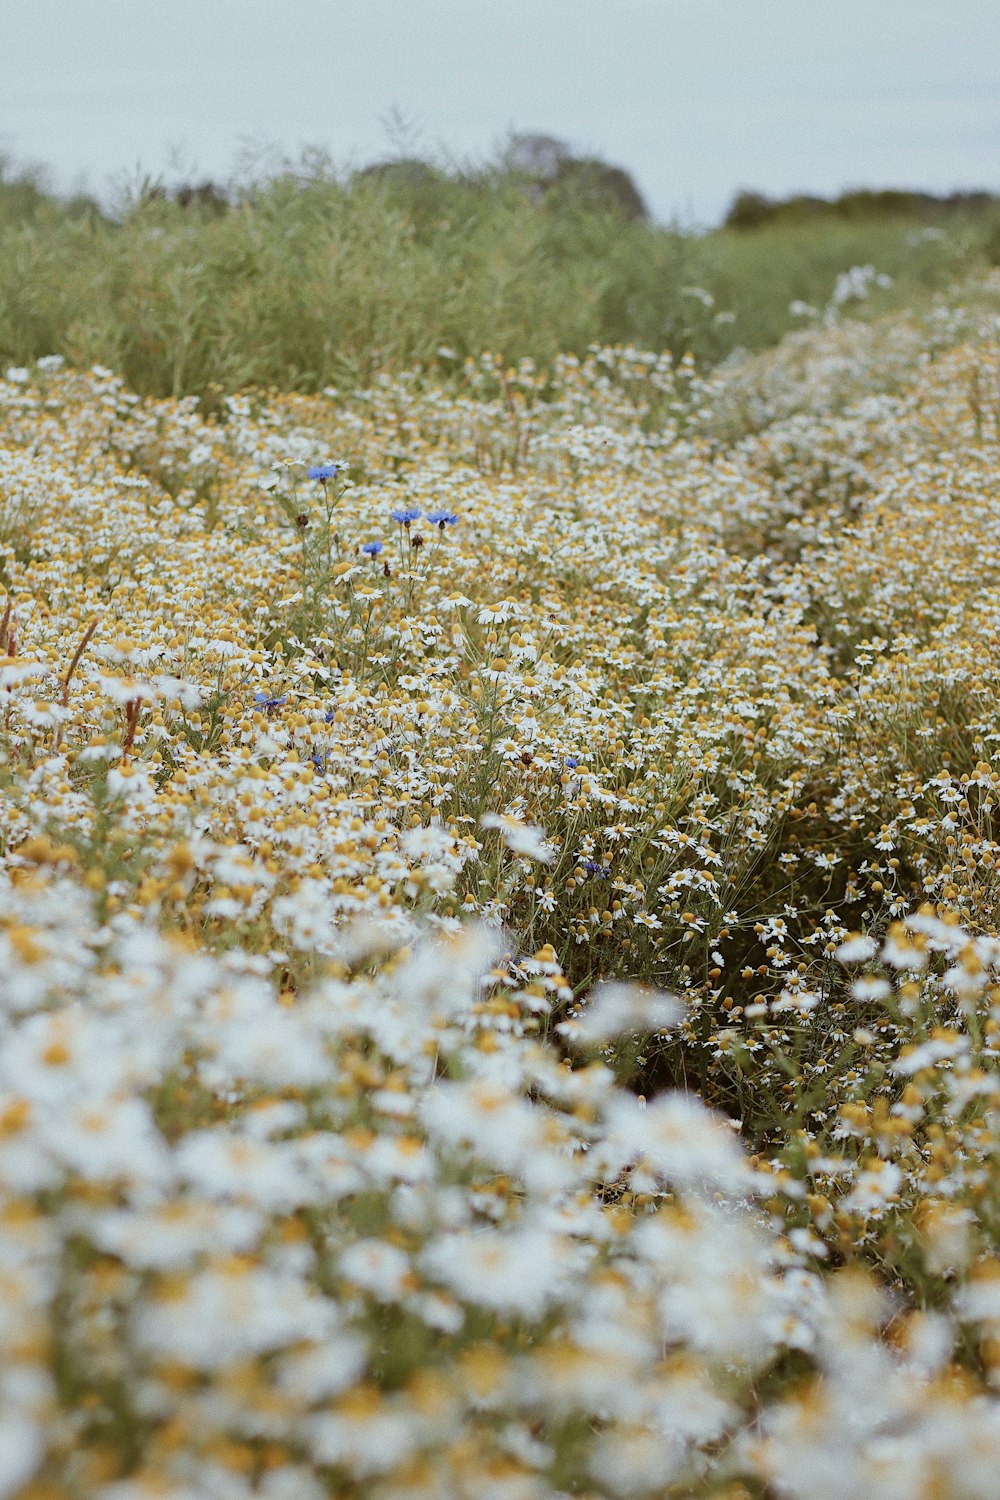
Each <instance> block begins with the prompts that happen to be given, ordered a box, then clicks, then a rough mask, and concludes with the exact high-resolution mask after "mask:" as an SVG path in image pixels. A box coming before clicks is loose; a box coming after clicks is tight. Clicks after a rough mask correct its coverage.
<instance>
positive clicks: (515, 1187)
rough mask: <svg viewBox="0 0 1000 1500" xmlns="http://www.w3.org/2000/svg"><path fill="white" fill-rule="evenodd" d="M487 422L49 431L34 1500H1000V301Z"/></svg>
mask: <svg viewBox="0 0 1000 1500" xmlns="http://www.w3.org/2000/svg"><path fill="white" fill-rule="evenodd" d="M440 359H441V366H440V368H439V367H436V366H434V365H430V364H428V365H425V366H424V367H423V368H420V369H415V370H413V371H411V372H410V373H403V374H398V375H384V376H381V377H377V378H375V379H374V381H373V382H372V383H371V384H370V385H368V386H367V387H366V388H360V389H357V388H353V387H347V386H345V387H344V388H343V389H334V388H333V387H330V388H328V389H327V390H325V391H322V392H320V393H317V394H314V395H308V394H280V393H276V392H268V391H265V390H257V391H250V392H243V393H240V394H235V395H228V396H226V395H222V394H220V393H219V392H216V393H215V395H214V398H213V399H212V400H208V399H207V398H206V399H205V400H202V401H200V402H199V400H198V399H197V398H196V397H193V396H189V397H183V398H181V399H174V400H167V399H163V400H160V399H153V398H150V397H140V396H139V395H136V394H134V393H132V392H131V391H130V390H129V388H128V387H127V385H126V384H125V382H124V380H123V378H121V377H119V376H118V375H116V374H114V373H113V372H112V371H111V370H109V369H107V368H104V367H102V366H95V367H93V368H89V369H86V368H81V369H73V368H71V367H69V366H68V365H65V364H64V363H63V360H62V359H61V358H60V357H50V358H43V359H40V360H38V361H37V362H35V363H32V364H31V365H30V366H25V367H23V368H22V367H15V368H11V369H9V370H7V372H6V378H5V379H3V380H0V584H2V595H0V617H2V618H0V853H2V861H0V975H2V979H0V1500H6V1497H10V1500H90V1497H98V1500H154V1497H155V1500H249V1497H252V1496H259V1497H261V1500H321V1497H324V1496H338V1497H340V1496H344V1497H349V1496H359V1497H360V1496H363V1497H365V1500H403V1497H406V1500H410V1497H416V1500H420V1497H426V1500H432V1497H433V1500H466V1497H467V1500H557V1497H564V1496H571V1495H572V1496H583V1497H592V1500H598V1497H600V1500H604V1497H619V1496H622V1497H629V1496H638V1497H644V1496H648V1497H660V1500H666V1497H702V1496H704V1497H716V1500H781V1497H790V1500H859V1497H873V1500H979V1497H981V1500H995V1496H996V1495H997V1493H998V1485H1000V1480H998V1478H997V1476H998V1474H1000V1072H998V1069H997V1065H996V1060H997V1057H998V1054H1000V909H998V894H1000V826H998V816H1000V814H998V806H1000V790H998V789H1000V709H998V706H997V705H998V690H1000V280H998V279H997V277H996V276H994V278H993V279H992V281H989V280H987V281H984V282H982V283H981V284H976V285H970V286H968V287H966V288H965V290H964V291H962V292H956V293H952V294H951V295H950V296H948V297H941V298H939V299H938V301H937V303H936V304H935V305H934V306H933V307H928V308H927V309H926V310H925V311H924V312H922V313H921V315H920V316H919V317H918V316H917V315H915V314H909V315H908V314H906V313H894V314H892V315H891V316H889V317H886V318H883V319H881V320H878V321H871V322H868V323H857V322H852V321H846V320H844V319H842V318H839V317H834V316H831V317H830V318H829V319H828V320H827V326H820V325H817V326H814V327H812V328H811V329H809V330H807V331H804V332H801V333H797V334H793V335H790V336H788V337H787V338H786V339H785V340H784V341H783V342H782V343H781V344H779V345H778V346H777V347H776V348H775V349H773V350H772V351H771V352H768V353H764V354H759V355H756V356H754V357H753V358H749V357H746V358H742V359H739V358H736V359H732V360H730V361H728V362H726V363H724V364H721V365H719V366H717V367H716V369H715V370H714V371H713V372H707V371H702V370H700V369H699V368H697V367H696V366H695V364H694V362H693V361H692V360H690V359H685V358H678V359H671V358H670V357H669V356H667V355H657V354H647V353H644V352H642V351H640V350H638V349H635V348H632V347H616V348H610V349H609V348H598V347H594V348H593V349H592V350H591V351H590V352H589V353H588V354H587V355H586V356H584V357H576V356H564V357H561V358H558V359H555V360H554V361H552V362H551V363H550V364H548V365H547V366H546V367H545V368H541V367H536V366H535V365H534V364H533V363H532V362H531V361H529V360H525V361H523V362H522V363H521V364H519V365H514V366H507V365H505V363H504V362H503V361H502V360H500V359H498V358H494V357H492V356H490V355H484V356H483V357H482V358H480V359H476V360H468V361H466V362H465V364H464V368H461V367H460V368H459V370H458V372H457V373H456V371H455V369H454V364H455V361H454V358H453V357H452V356H451V353H450V351H448V350H443V351H440ZM446 367H447V371H448V372H449V373H447V374H446V373H445V368H446Z"/></svg>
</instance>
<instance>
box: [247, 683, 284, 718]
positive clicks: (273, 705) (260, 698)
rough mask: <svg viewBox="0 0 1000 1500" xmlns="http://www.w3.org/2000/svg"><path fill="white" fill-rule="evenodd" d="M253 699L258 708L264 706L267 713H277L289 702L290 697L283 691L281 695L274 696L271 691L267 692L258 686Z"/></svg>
mask: <svg viewBox="0 0 1000 1500" xmlns="http://www.w3.org/2000/svg"><path fill="white" fill-rule="evenodd" d="M253 701H254V702H255V703H256V705H257V707H258V708H263V709H264V710H265V711H266V712H267V713H269V714H273V713H277V711H278V709H279V708H281V707H282V706H283V705H284V704H285V703H287V702H288V697H287V694H285V693H282V694H281V696H280V697H272V696H271V694H270V693H265V692H264V691H263V690H262V689H260V688H258V690H257V692H256V693H254V695H253Z"/></svg>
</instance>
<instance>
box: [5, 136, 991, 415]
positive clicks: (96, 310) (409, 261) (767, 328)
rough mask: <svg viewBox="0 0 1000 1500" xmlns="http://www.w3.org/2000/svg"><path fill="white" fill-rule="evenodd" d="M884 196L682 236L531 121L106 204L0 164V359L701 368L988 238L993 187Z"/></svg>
mask: <svg viewBox="0 0 1000 1500" xmlns="http://www.w3.org/2000/svg"><path fill="white" fill-rule="evenodd" d="M515 148H517V149H515ZM757 201H758V202H759V201H760V200H757ZM738 207H739V205H738V204H737V205H736V208H738ZM736 208H734V213H735V215H736V219H735V222H742V221H741V220H740V215H739V213H738V212H736ZM897 209H898V205H897V208H894V209H893V211H892V212H881V213H875V212H868V213H864V214H863V213H860V212H858V213H850V214H830V215H826V216H817V215H816V214H811V215H806V216H804V217H803V216H801V215H799V216H796V215H795V214H794V213H791V212H788V213H786V214H783V215H779V216H778V217H776V218H775V217H773V216H772V217H771V218H768V217H767V215H765V216H764V218H763V221H762V222H761V223H760V224H759V225H758V227H757V228H756V229H755V230H754V231H753V232H751V233H748V232H746V231H745V230H743V229H740V228H733V227H730V228H724V229H722V230H718V231H715V232H712V233H707V234H699V233H682V232H680V231H679V230H677V229H675V228H669V227H663V226H658V225H655V224H653V223H651V222H650V221H649V218H648V215H647V214H646V212H645V207H644V205H643V202H642V199H641V197H640V195H639V194H638V192H637V191H636V189H635V186H634V184H633V183H632V182H631V179H630V178H629V177H628V175H627V174H626V173H625V172H623V171H622V170H621V169H617V168H613V167H609V166H607V165H606V164H604V163H602V162H599V161H594V160H590V159H579V158H577V157H575V156H573V155H572V154H571V153H569V152H568V151H567V150H566V148H564V147H561V146H560V145H559V143H558V142H550V141H548V138H546V137H542V138H534V137H527V138H524V139H523V140H522V141H521V142H520V143H518V142H517V141H515V143H514V146H513V147H512V148H511V149H509V150H508V151H507V153H506V154H503V155H501V156H500V157H499V158H498V159H497V161H496V162H494V163H493V164H491V165H490V166H487V167H481V168H477V169H475V170H472V169H468V170H460V169H457V168H452V169H445V168H443V167H438V166H434V165H431V164H428V163H425V162H422V161H419V160H411V159H406V158H404V159H400V160H396V161H391V162H387V163H383V164H381V165H379V166H375V167H372V168H367V169H365V170H362V171H359V172H354V173H345V172H342V171H338V170H336V169H335V168H334V167H333V165H332V164H331V163H330V162H329V161H328V160H327V159H326V158H324V157H321V156H314V157H312V158H308V159H305V160H303V161H301V162H299V163H297V164H294V165H292V164H288V165H286V166H285V167H284V168H282V169H280V170H277V171H272V172H271V173H270V174H269V175H267V176H264V175H261V176H259V177H258V178H256V179H254V178H253V177H250V178H248V180H246V181H244V182H242V183H241V184H236V185H234V186H233V187H231V188H230V189H229V190H228V191H225V192H224V191H223V190H221V189H219V188H217V187H214V186H213V185H211V184H203V185H201V186H197V187H195V186H192V187H189V188H186V189H183V190H181V191H179V192H178V191H174V192H172V193H166V192H164V191H163V190H162V188H157V187H156V186H155V185H153V184H149V183H147V184H146V185H145V186H144V187H141V188H138V189H136V191H135V192H133V193H132V194H131V196H130V197H128V198H127V199H123V201H122V203H121V204H120V205H118V209H117V212H116V214H115V215H114V216H107V215H105V214H103V213H101V212H100V211H99V210H98V209H97V207H96V205H94V204H88V202H87V201H86V200H84V199H77V200H75V201H74V202H72V203H69V204H64V203H62V202H60V201H58V200H56V199H54V198H53V197H51V196H49V195H47V194H45V193H44V192H43V191H42V189H41V187H40V186H39V184H38V182H36V181H34V180H33V179H32V178H31V177H30V175H25V174H23V173H22V174H20V176H19V175H18V174H17V172H15V171H13V169H11V168H8V169H7V172H6V175H5V177H4V179H3V180H2V181H0V361H3V360H6V361H7V362H10V363H14V364H23V363H25V362H26V361H30V360H32V359H35V358H38V357H39V356H41V355H45V354H52V353H59V354H62V355H64V357H65V358H66V359H67V360H69V361H70V362H71V363H73V364H76V365H81V366H86V365H88V364H92V363H94V362H95V361H97V362H99V363H103V364H106V365H108V366H110V367H111V368H113V369H116V370H120V371H121V372H122V373H123V374H124V375H125V376H126V378H127V380H128V381H129V384H130V385H131V386H132V387H133V388H134V389H135V390H138V391H141V392H143V393H144V394H149V395H173V396H181V395H186V394H197V395H200V396H205V395H206V394H207V393H209V392H210V391H212V390H214V389H218V390H223V391H231V390H236V389H240V388H242V387H245V386H247V385H251V384H253V385H262V386H273V387H276V388H278V389H282V390H302V391H316V390H322V389H323V388H324V387H325V386H327V385H330V384H333V385H340V386H350V385H352V384H357V383H359V382H361V383H367V382H369V381H370V380H371V379H372V378H373V376H374V375H375V374H376V373H379V372H383V371H400V370H402V369H407V368H410V367H412V366H413V365H414V364H417V363H419V364H421V365H423V366H424V367H430V366H434V367H436V368H437V369H438V370H439V371H441V372H445V373H446V372H448V371H451V370H454V369H455V368H456V366H460V365H461V362H462V360H464V359H465V358H466V357H467V356H472V357H478V355H479V354H480V353H482V352H483V351H484V350H487V349H488V350H490V351H492V352H493V353H494V354H497V355H499V356H500V357H501V358H502V359H503V360H504V361H505V362H508V363H510V362H512V361H513V362H515V363H516V361H517V360H518V359H519V358H523V357H530V358H532V359H534V360H535V362H536V363H537V364H539V365H543V364H548V363H550V362H551V361H552V360H553V358H554V357H555V356H556V355H557V354H559V353H576V354H583V353H585V351H586V350H587V348H588V347H589V346H590V345H592V344H602V345H614V344H618V343H623V344H624V343H631V344H635V345H637V346H638V347H641V348H646V349H655V350H657V351H659V350H662V349H670V350H671V351H673V352H674V354H675V355H680V354H683V353H685V352H688V351H689V352H691V353H692V354H693V355H694V356H695V357H696V359H697V360H698V361H699V363H700V364H702V365H705V364H710V363H714V362H716V361H717V360H719V359H721V358H723V357H724V356H726V355H727V354H729V353H731V352H732V351H733V350H735V349H738V348H744V349H751V350H754V349H761V348H765V347H767V346H768V345H770V344H773V343H774V342H776V340H777V339H778V338H780V337H781V336H782V335H783V334H784V333H786V332H788V331H789V330H791V329H793V328H795V327H800V326H802V325H803V323H804V322H808V321H809V320H810V319H817V318H820V317H821V316H822V315H823V312H824V310H825V309H826V308H827V307H828V305H829V301H830V298H831V296H832V295H833V293H834V289H835V287H836V285H837V279H838V277H839V276H841V275H842V274H843V273H845V272H847V271H849V270H850V269H851V268H852V267H857V266H869V265H870V266H871V267H872V268H873V273H878V275H879V276H880V277H881V278H882V282H883V284H881V285H877V284H875V283H874V281H871V282H869V283H868V284H867V285H866V286H864V287H861V288H860V289H859V288H855V292H857V293H858V294H859V295H861V294H864V293H867V301H868V305H870V306H871V307H872V308H873V309H874V310H882V311H884V310H885V309H886V308H888V307H891V306H912V305H914V304H916V303H922V302H924V301H926V299H927V298H928V296H929V295H930V294H931V293H932V292H933V291H934V290H935V289H940V288H942V287H944V286H946V285H947V284H948V283H949V282H951V281H952V280H954V279H955V278H956V277H958V276H960V275H962V274H968V273H970V272H971V271H973V270H974V269H975V268H976V267H977V266H981V265H983V264H985V260H986V258H987V254H988V252H989V251H990V249H991V247H992V248H993V249H995V248H996V247H995V244H994V239H995V232H996V215H995V213H994V212H993V206H992V201H991V200H986V201H984V202H979V201H974V200H970V202H968V203H967V204H965V205H964V207H962V208H961V209H959V208H956V209H954V210H953V211H950V212H945V211H944V210H942V211H941V212H940V213H939V214H938V215H937V216H936V217H935V216H934V215H929V213H928V211H927V209H926V206H920V205H917V206H915V207H914V208H913V211H912V212H910V213H908V214H907V213H903V212H899V211H897ZM889 281H891V283H892V284H891V286H889V285H887V284H885V283H888V282H889ZM852 295H853V294H852ZM856 300H857V299H856Z"/></svg>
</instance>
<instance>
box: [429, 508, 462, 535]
mask: <svg viewBox="0 0 1000 1500" xmlns="http://www.w3.org/2000/svg"><path fill="white" fill-rule="evenodd" d="M427 519H428V521H429V522H430V523H431V525H432V526H437V527H439V528H440V529H441V530H442V531H443V530H444V528H445V527H446V526H457V525H458V517H457V516H456V515H454V514H453V513H452V512H451V511H450V510H429V511H428V512H427Z"/></svg>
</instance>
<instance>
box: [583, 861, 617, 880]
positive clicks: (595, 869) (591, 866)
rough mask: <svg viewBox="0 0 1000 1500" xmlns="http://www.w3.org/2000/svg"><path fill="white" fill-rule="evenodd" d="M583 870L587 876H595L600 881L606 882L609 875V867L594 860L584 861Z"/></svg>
mask: <svg viewBox="0 0 1000 1500" xmlns="http://www.w3.org/2000/svg"><path fill="white" fill-rule="evenodd" d="M583 868H584V869H585V870H586V872H587V874H588V875H597V876H599V877H600V879H601V880H606V879H607V877H608V876H609V875H610V874H611V869H610V867H609V866H608V865H601V864H598V862H597V860H596V859H585V860H584V861H583Z"/></svg>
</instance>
